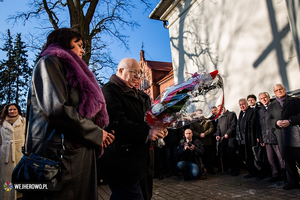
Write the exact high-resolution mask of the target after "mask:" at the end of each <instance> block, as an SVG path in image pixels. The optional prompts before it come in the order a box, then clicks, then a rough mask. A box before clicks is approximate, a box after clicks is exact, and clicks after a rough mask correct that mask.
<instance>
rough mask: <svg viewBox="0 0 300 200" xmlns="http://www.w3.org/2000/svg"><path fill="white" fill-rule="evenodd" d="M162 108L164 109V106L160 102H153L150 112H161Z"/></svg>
mask: <svg viewBox="0 0 300 200" xmlns="http://www.w3.org/2000/svg"><path fill="white" fill-rule="evenodd" d="M163 110H164V106H163V105H162V104H161V103H158V104H155V105H154V106H153V107H152V113H153V114H154V115H157V114H159V113H161V112H162V111H163Z"/></svg>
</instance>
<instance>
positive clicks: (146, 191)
mask: <svg viewBox="0 0 300 200" xmlns="http://www.w3.org/2000/svg"><path fill="white" fill-rule="evenodd" d="M140 186H141V189H142V193H143V197H144V200H150V199H151V198H152V191H153V176H152V175H147V176H146V177H145V178H143V179H141V180H140Z"/></svg>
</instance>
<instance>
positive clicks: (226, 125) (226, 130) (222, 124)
mask: <svg viewBox="0 0 300 200" xmlns="http://www.w3.org/2000/svg"><path fill="white" fill-rule="evenodd" d="M236 125H237V117H236V114H235V113H234V112H229V111H228V110H227V111H226V112H225V113H224V115H222V116H221V117H219V119H218V126H217V133H216V135H217V136H220V137H223V136H224V135H225V134H227V135H228V139H225V138H224V139H225V140H224V142H226V143H227V144H226V146H227V145H228V147H231V148H234V147H236V144H237V143H236Z"/></svg>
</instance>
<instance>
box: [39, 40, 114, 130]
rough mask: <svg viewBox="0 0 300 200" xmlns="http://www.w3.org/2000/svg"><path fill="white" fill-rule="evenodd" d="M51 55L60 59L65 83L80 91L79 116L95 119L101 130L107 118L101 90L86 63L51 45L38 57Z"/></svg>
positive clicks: (69, 52)
mask: <svg viewBox="0 0 300 200" xmlns="http://www.w3.org/2000/svg"><path fill="white" fill-rule="evenodd" d="M45 55H53V56H57V57H58V58H60V60H61V62H62V63H63V65H64V67H65V69H66V72H67V74H66V79H67V82H68V83H69V84H70V86H71V87H73V88H78V89H79V91H80V105H79V110H78V112H79V114H80V115H81V116H82V117H85V118H95V123H96V124H97V125H98V126H100V127H101V128H103V127H104V126H107V125H108V122H109V118H108V114H107V110H106V103H105V99H104V96H103V93H102V91H101V88H100V86H99V84H98V82H97V80H96V78H95V75H94V74H93V73H92V72H91V71H90V69H89V68H88V66H87V65H86V63H85V62H84V61H83V60H82V59H81V58H80V57H79V56H78V55H76V54H75V53H74V52H73V51H72V50H70V49H65V48H62V47H61V46H60V45H58V44H51V45H49V46H48V47H47V48H45V49H44V50H43V51H42V53H41V54H40V56H45Z"/></svg>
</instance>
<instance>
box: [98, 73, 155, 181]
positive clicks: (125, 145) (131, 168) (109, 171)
mask: <svg viewBox="0 0 300 200" xmlns="http://www.w3.org/2000/svg"><path fill="white" fill-rule="evenodd" d="M102 91H103V94H104V97H105V100H106V102H107V111H108V115H109V120H110V124H109V128H110V129H112V130H114V131H115V140H114V142H113V143H112V144H111V145H109V146H108V147H107V148H106V149H105V151H104V154H103V156H102V157H101V162H102V164H103V165H101V171H102V172H103V177H104V179H106V180H108V182H110V181H114V182H127V181H134V180H140V179H142V178H144V177H145V175H146V173H147V171H146V170H147V165H148V164H149V162H148V161H147V159H148V158H149V157H148V156H149V155H148V154H149V148H150V147H149V144H146V143H145V141H146V138H147V136H148V133H149V129H150V128H149V126H148V125H147V123H146V122H145V121H144V115H145V112H146V111H147V109H148V108H149V106H150V101H149V97H148V96H145V93H141V92H139V91H137V90H136V89H135V88H129V87H128V86H127V85H125V83H124V82H123V81H122V80H121V79H120V78H119V77H117V76H116V75H112V76H111V78H110V80H109V82H108V83H106V84H105V85H104V86H103V87H102Z"/></svg>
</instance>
